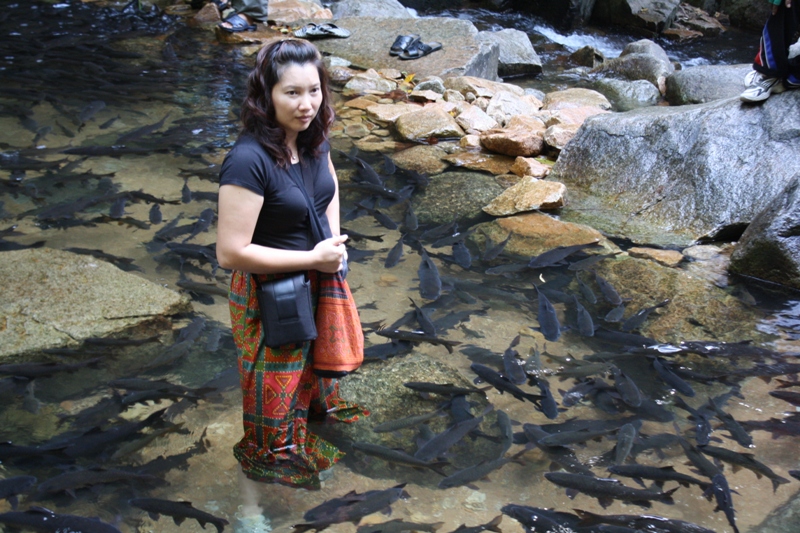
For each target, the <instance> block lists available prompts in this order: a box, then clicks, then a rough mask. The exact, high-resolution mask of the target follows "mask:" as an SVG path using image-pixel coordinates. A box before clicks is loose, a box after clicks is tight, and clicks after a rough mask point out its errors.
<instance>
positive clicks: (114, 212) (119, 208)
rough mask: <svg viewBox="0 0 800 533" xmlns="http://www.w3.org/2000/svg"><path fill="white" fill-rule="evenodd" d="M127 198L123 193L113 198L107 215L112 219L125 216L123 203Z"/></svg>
mask: <svg viewBox="0 0 800 533" xmlns="http://www.w3.org/2000/svg"><path fill="white" fill-rule="evenodd" d="M127 201H128V199H127V198H126V197H125V195H122V196H120V197H118V198H117V199H116V200H114V203H112V204H111V209H109V212H108V216H110V217H111V218H114V219H120V218H122V217H124V216H125V204H126V203H127Z"/></svg>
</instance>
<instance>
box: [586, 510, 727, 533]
mask: <svg viewBox="0 0 800 533" xmlns="http://www.w3.org/2000/svg"><path fill="white" fill-rule="evenodd" d="M575 512H576V513H577V514H578V516H579V517H580V519H581V521H580V522H578V525H579V526H581V527H592V526H595V525H598V524H611V525H618V526H626V527H627V526H629V527H632V528H636V530H637V531H653V532H655V531H664V532H667V533H716V532H715V531H713V530H711V529H707V528H704V527H702V526H698V525H697V524H692V523H691V522H684V521H683V520H676V519H673V518H664V517H663V516H654V515H651V514H647V515H627V514H623V515H598V514H594V513H590V512H588V511H582V510H580V509H575Z"/></svg>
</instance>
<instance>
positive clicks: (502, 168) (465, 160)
mask: <svg viewBox="0 0 800 533" xmlns="http://www.w3.org/2000/svg"><path fill="white" fill-rule="evenodd" d="M444 159H445V161H449V162H450V163H452V164H454V165H455V166H457V167H464V168H468V169H470V170H483V171H486V172H490V173H492V174H494V175H498V174H508V172H509V171H510V170H511V165H512V164H514V160H513V159H512V158H510V157H508V156H504V155H497V154H487V153H485V152H457V153H455V154H452V155H448V156H447V157H445V158H444Z"/></svg>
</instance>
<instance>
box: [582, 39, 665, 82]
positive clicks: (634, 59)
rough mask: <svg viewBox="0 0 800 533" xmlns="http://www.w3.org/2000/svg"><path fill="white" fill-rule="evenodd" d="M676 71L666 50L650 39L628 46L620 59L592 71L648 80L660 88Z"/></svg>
mask: <svg viewBox="0 0 800 533" xmlns="http://www.w3.org/2000/svg"><path fill="white" fill-rule="evenodd" d="M674 71H675V67H674V66H673V65H672V63H671V62H670V60H669V58H668V57H667V53H666V52H665V51H664V49H663V48H661V47H660V46H659V45H657V44H656V43H654V42H653V41H651V40H649V39H643V40H641V41H636V42H634V43H630V44H628V45H627V46H626V47H625V48H624V49H623V50H622V53H621V54H620V55H619V57H617V58H614V59H607V60H606V61H604V62H603V63H602V64H601V65H599V66H598V67H596V68H595V69H593V70H592V72H593V73H595V74H602V75H606V76H612V77H616V78H622V79H625V80H631V81H634V80H647V81H649V82H650V83H652V84H653V85H655V86H656V87H659V88H661V87H662V86H663V83H664V79H665V78H666V77H667V76H669V75H670V74H672V73H673V72H674Z"/></svg>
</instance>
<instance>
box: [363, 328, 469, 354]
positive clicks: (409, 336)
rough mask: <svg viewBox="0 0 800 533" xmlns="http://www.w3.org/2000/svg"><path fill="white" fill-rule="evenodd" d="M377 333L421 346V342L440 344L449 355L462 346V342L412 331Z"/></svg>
mask: <svg viewBox="0 0 800 533" xmlns="http://www.w3.org/2000/svg"><path fill="white" fill-rule="evenodd" d="M375 333H377V334H378V335H380V336H382V337H387V338H389V339H395V340H399V341H409V342H413V343H415V344H419V343H420V342H427V343H430V344H438V345H440V346H444V347H445V348H447V352H448V353H453V346H458V345H459V344H461V341H450V340H447V339H440V338H439V337H435V336H433V335H426V334H421V333H413V332H411V331H400V330H396V329H395V330H388V329H385V328H382V329H379V330H377V331H376V332H375Z"/></svg>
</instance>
